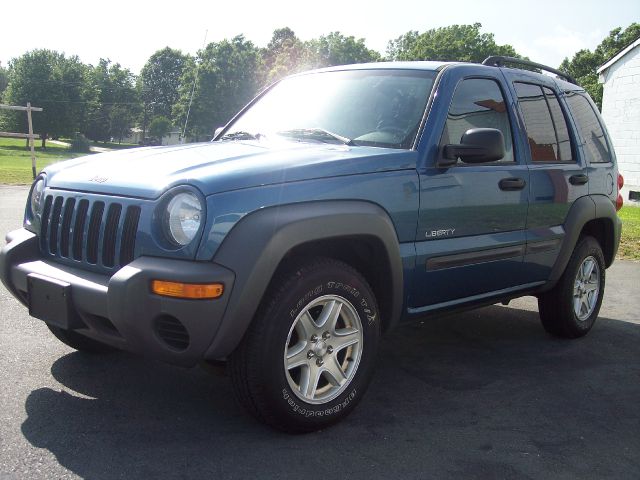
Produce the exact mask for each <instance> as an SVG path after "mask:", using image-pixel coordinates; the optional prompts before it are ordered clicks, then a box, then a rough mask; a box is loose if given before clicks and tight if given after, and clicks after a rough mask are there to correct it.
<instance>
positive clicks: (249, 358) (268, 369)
mask: <svg viewBox="0 0 640 480" xmlns="http://www.w3.org/2000/svg"><path fill="white" fill-rule="evenodd" d="M379 337H380V318H379V314H378V307H377V305H376V301H375V298H374V296H373V293H372V291H371V288H370V287H369V285H368V284H367V282H366V280H365V279H364V278H363V277H362V276H361V275H360V274H359V273H358V272H357V271H355V270H354V269H353V268H351V267H350V266H349V265H347V264H345V263H342V262H339V261H336V260H332V259H314V260H311V261H308V262H305V263H301V264H299V265H297V266H296V267H294V268H292V269H290V270H288V272H286V273H284V274H282V275H281V276H279V277H278V278H276V279H275V280H274V282H273V285H272V288H270V290H269V292H268V293H267V297H266V300H265V301H264V302H263V304H262V305H261V307H260V309H259V311H258V313H257V315H256V317H255V319H254V321H253V323H252V325H251V327H250V330H249V332H247V335H246V336H245V338H244V339H243V341H242V343H241V345H240V346H239V347H238V349H237V350H236V351H235V352H234V354H233V355H232V356H231V358H230V363H229V366H230V372H231V377H232V381H233V384H234V389H235V391H236V396H237V397H238V399H239V400H240V402H241V403H242V404H243V405H244V406H245V407H246V408H247V409H248V410H249V411H250V412H252V413H253V414H254V415H255V416H256V417H258V418H259V419H260V420H262V421H264V422H266V423H268V424H270V425H272V426H274V427H276V428H279V429H281V430H284V431H288V432H308V431H313V430H318V429H321V428H324V427H326V426H328V425H331V424H333V423H335V422H337V421H338V420H340V419H341V418H343V417H344V416H345V415H347V414H348V413H349V412H351V410H352V409H353V408H354V407H355V406H356V404H357V402H358V401H359V400H360V399H361V398H362V395H363V394H364V392H365V390H366V388H367V385H368V383H369V380H370V378H371V375H372V373H373V367H374V363H375V356H376V351H377V346H378V340H379Z"/></svg>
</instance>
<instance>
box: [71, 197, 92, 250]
mask: <svg viewBox="0 0 640 480" xmlns="http://www.w3.org/2000/svg"><path fill="white" fill-rule="evenodd" d="M88 211H89V200H80V202H79V203H78V212H77V213H76V221H75V224H74V227H73V258H74V260H82V252H83V251H84V242H83V239H84V225H85V223H86V222H87V212H88Z"/></svg>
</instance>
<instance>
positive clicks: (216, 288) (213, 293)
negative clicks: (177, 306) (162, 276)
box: [151, 280, 224, 299]
mask: <svg viewBox="0 0 640 480" xmlns="http://www.w3.org/2000/svg"><path fill="white" fill-rule="evenodd" d="M151 291H152V292H153V293H155V294H157V295H162V296H164V297H174V298H191V299H212V298H218V297H221V296H222V293H223V292H224V285H222V284H221V283H180V282H167V281H165V280H153V281H152V282H151Z"/></svg>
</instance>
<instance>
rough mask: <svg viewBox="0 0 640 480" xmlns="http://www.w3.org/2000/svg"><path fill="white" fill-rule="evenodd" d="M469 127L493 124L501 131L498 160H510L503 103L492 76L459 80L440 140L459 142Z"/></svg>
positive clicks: (509, 138)
mask: <svg viewBox="0 0 640 480" xmlns="http://www.w3.org/2000/svg"><path fill="white" fill-rule="evenodd" d="M470 128H497V129H498V130H501V131H502V134H503V135H504V142H505V155H504V157H503V158H502V160H500V161H501V162H513V143H512V137H511V126H510V124H509V114H508V113H507V106H506V103H505V101H504V97H503V96H502V91H501V90H500V86H499V85H498V84H497V82H495V81H494V80H488V79H484V78H470V79H467V80H463V81H462V82H461V83H460V84H459V85H458V87H457V88H456V91H455V93H454V95H453V100H452V101H451V106H450V107H449V114H448V115H447V123H446V125H445V128H444V132H443V133H442V139H441V142H440V143H441V144H442V145H446V144H450V143H453V144H456V143H460V139H461V138H462V135H464V133H465V132H466V131H467V130H469V129H470Z"/></svg>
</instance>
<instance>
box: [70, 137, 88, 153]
mask: <svg viewBox="0 0 640 480" xmlns="http://www.w3.org/2000/svg"><path fill="white" fill-rule="evenodd" d="M90 146H91V143H90V142H89V140H88V139H87V137H85V136H84V135H82V134H81V133H78V134H76V136H75V137H73V140H71V151H72V152H81V153H89V151H90Z"/></svg>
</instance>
